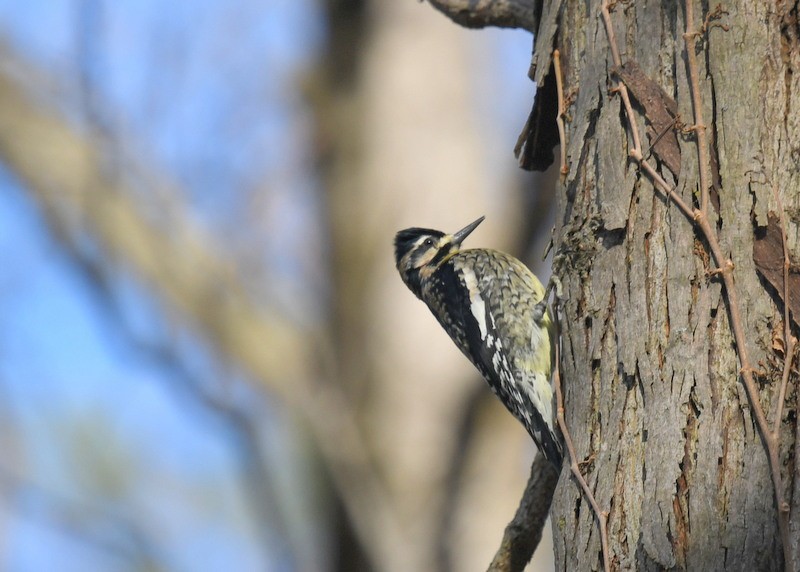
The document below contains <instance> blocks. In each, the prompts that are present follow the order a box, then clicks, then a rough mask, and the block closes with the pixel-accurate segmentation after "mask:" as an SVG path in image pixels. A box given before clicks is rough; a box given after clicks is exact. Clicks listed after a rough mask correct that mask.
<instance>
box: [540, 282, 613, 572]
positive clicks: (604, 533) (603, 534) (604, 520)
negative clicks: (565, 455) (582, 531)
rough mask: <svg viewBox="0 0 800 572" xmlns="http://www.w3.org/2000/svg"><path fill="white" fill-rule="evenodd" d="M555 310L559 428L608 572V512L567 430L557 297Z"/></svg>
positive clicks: (554, 379) (609, 567) (556, 385)
mask: <svg viewBox="0 0 800 572" xmlns="http://www.w3.org/2000/svg"><path fill="white" fill-rule="evenodd" d="M554 305H555V308H554V311H553V321H554V322H555V326H556V340H559V341H557V342H556V344H555V367H554V368H553V385H555V388H556V412H557V413H556V420H557V421H558V427H559V428H560V429H561V433H562V435H563V436H564V443H565V444H566V446H567V451H568V452H569V468H570V470H571V471H572V474H573V475H575V479H576V480H577V481H578V484H579V485H580V486H581V489H583V494H584V495H585V496H586V499H587V500H588V501H589V504H590V505H591V507H592V510H594V513H595V515H597V521H598V527H599V528H600V544H601V546H602V549H603V570H605V571H606V572H608V571H609V570H611V563H610V554H609V549H608V512H607V511H604V510H600V507H599V506H598V504H597V501H596V500H595V498H594V495H593V494H592V489H590V488H589V484H588V483H587V482H586V479H585V478H584V476H583V474H582V473H581V469H580V467H579V466H578V461H577V458H578V457H577V455H576V454H575V445H574V444H573V442H572V436H571V435H570V433H569V429H567V422H566V420H565V419H564V395H563V392H562V391H561V373H560V372H561V344H560V339H561V328H560V327H559V326H560V324H559V320H558V305H559V299H558V297H556V303H555V304H554Z"/></svg>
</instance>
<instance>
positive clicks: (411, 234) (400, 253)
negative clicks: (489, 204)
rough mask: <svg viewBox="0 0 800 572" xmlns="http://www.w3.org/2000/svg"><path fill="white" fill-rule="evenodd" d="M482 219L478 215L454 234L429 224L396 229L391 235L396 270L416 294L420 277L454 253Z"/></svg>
mask: <svg viewBox="0 0 800 572" xmlns="http://www.w3.org/2000/svg"><path fill="white" fill-rule="evenodd" d="M483 219H484V217H480V218H479V219H478V220H476V221H475V222H472V223H470V224H468V225H467V226H465V227H464V228H462V229H461V230H459V231H458V232H454V233H453V234H445V233H443V232H442V231H439V230H433V229H430V228H407V229H405V230H401V231H400V232H398V233H397V235H396V236H395V238H394V257H395V263H396V265H397V271H398V272H400V277H401V278H402V279H403V282H405V283H406V286H408V287H409V288H410V289H411V291H412V292H413V293H414V294H415V295H416V296H417V297H418V298H419V297H421V295H422V280H423V279H424V278H426V277H428V276H430V275H431V274H432V273H433V272H434V271H435V270H436V269H437V268H439V267H440V266H441V265H442V264H444V263H445V262H446V261H447V260H448V259H449V258H450V257H451V256H453V255H454V254H456V253H457V252H458V251H459V248H460V247H461V243H462V242H463V241H464V239H465V238H467V236H468V235H469V234H470V233H471V232H472V231H473V230H475V228H476V227H477V226H478V225H479V224H481V222H483Z"/></svg>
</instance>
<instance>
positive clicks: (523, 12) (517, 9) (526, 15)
mask: <svg viewBox="0 0 800 572" xmlns="http://www.w3.org/2000/svg"><path fill="white" fill-rule="evenodd" d="M428 1H429V3H430V5H431V6H433V7H434V8H436V9H437V10H439V12H441V13H442V14H444V15H445V16H447V17H448V18H450V19H451V20H452V21H453V22H455V23H456V24H458V25H459V26H464V27H465V28H486V27H487V26H496V27H498V28H522V29H523V30H528V31H529V32H531V33H534V32H536V28H537V27H538V18H537V17H536V11H535V2H534V1H533V0H478V1H477V2H475V1H474V0H428Z"/></svg>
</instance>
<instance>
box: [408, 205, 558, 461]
mask: <svg viewBox="0 0 800 572" xmlns="http://www.w3.org/2000/svg"><path fill="white" fill-rule="evenodd" d="M483 218H484V217H481V218H479V219H478V220H476V221H475V222H473V223H472V224H469V225H467V226H466V227H464V228H462V229H461V230H459V231H458V232H456V233H453V234H445V233H443V232H441V231H438V230H432V229H427V228H408V229H406V230H401V231H400V232H398V233H397V236H396V237H395V241H394V248H395V260H396V264H397V270H398V271H399V272H400V276H401V277H402V278H403V282H405V283H406V286H408V287H409V288H410V289H411V291H412V292H413V293H414V294H415V295H416V296H417V298H419V299H420V300H422V301H423V302H425V303H426V304H427V305H428V308H430V309H431V312H433V315H434V316H436V319H437V320H439V323H440V324H441V325H442V327H443V328H444V329H445V331H447V333H448V334H450V337H451V338H452V339H453V341H454V342H455V343H456V345H457V346H458V348H459V349H460V350H461V351H462V352H463V353H464V355H466V356H467V357H468V358H469V360H470V361H471V362H472V363H473V364H474V365H475V366H476V367H477V368H478V370H479V371H480V372H481V374H482V375H483V377H484V378H485V379H486V381H487V382H488V383H489V386H490V387H491V388H492V391H494V393H495V394H496V395H497V396H498V397H499V398H500V400H501V401H502V402H503V404H504V405H505V406H506V408H507V409H508V410H509V411H510V412H511V413H512V414H513V415H514V416H515V417H516V418H517V419H519V420H520V421H521V422H522V424H523V425H524V426H525V429H527V430H528V433H529V434H530V435H531V437H533V440H534V441H535V442H536V444H537V445H538V447H539V450H540V451H541V452H542V453H543V454H544V456H545V457H546V458H547V459H548V460H549V461H550V462H551V463H553V464H554V465H555V466H556V467H558V468H560V467H561V459H562V450H561V441H560V440H559V438H558V435H557V434H556V432H555V429H554V427H553V409H552V399H553V390H552V387H551V385H550V377H551V373H552V364H553V349H554V345H553V344H554V343H555V341H554V339H553V337H554V329H553V322H552V320H551V317H550V314H549V312H548V311H547V310H546V303H542V304H539V302H542V300H543V298H544V294H545V291H544V288H543V287H542V284H541V282H539V279H538V278H536V276H534V275H533V273H532V272H531V271H530V270H528V268H527V267H526V266H525V265H524V264H523V263H522V262H520V261H519V260H517V259H516V258H514V257H513V256H509V255H508V254H504V253H502V252H498V251H496V250H488V249H483V248H480V249H469V250H460V246H461V243H462V242H463V240H464V239H465V238H466V237H467V235H469V234H470V233H471V232H472V231H473V230H475V228H476V227H477V226H478V225H479V224H480V223H481V222H482V221H483Z"/></svg>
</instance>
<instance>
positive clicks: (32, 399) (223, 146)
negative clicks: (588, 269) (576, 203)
mask: <svg viewBox="0 0 800 572" xmlns="http://www.w3.org/2000/svg"><path fill="white" fill-rule="evenodd" d="M530 53H531V37H530V35H529V34H527V33H524V32H521V31H500V30H484V31H468V30H465V29H462V28H459V27H458V26H456V25H455V24H453V23H451V22H450V21H449V20H447V19H446V18H445V17H444V16H442V15H440V14H439V13H438V12H436V11H435V10H434V9H433V8H431V7H430V6H429V5H427V4H424V3H421V2H416V1H414V0H403V1H395V2H381V1H373V2H369V1H367V0H361V1H356V0H329V1H328V2H324V1H322V0H320V1H316V2H315V1H314V0H266V1H264V0H260V1H257V0H228V1H227V2H220V1H212V0H176V1H174V2H163V1H157V0H126V1H121V0H116V1H111V0H25V1H22V0H16V1H15V0H0V260H2V267H1V268H0V316H2V327H1V328H0V443H1V445H2V449H0V450H2V456H0V570H9V571H28V570H30V571H38V570H62V571H72V570H75V571H91V570H103V571H106V570H109V571H116V570H120V571H123V570H125V571H127V570H169V571H172V570H175V571H184V570H185V571H194V570H199V571H205V570H209V571H211V570H243V571H250V570H268V571H273V570H276V571H322V572H326V571H338V570H387V571H407V570H443V571H444V570H483V569H485V567H486V565H487V564H488V562H489V561H490V560H491V557H492V555H493V554H494V552H495V550H496V549H497V547H498V546H499V542H500V539H501V537H502V532H503V528H504V527H505V525H506V524H507V522H508V521H509V520H510V519H511V517H512V516H513V513H514V510H515V509H516V506H517V503H518V501H519V498H520V496H521V494H522V491H523V488H524V484H525V481H526V480H527V474H528V469H529V466H530V462H531V460H532V458H533V455H534V447H533V445H532V444H531V443H530V440H529V439H528V437H527V436H526V434H525V432H524V430H523V429H522V427H521V426H520V425H518V424H517V423H516V422H515V421H514V420H513V419H512V418H511V416H510V415H508V414H507V413H506V412H505V411H504V410H503V408H502V406H500V405H499V403H497V402H496V401H495V399H494V398H493V397H492V396H491V394H490V392H489V391H488V390H487V389H486V388H485V386H484V383H483V381H482V380H480V379H479V377H478V375H477V373H476V372H475V371H474V370H473V368H472V367H471V366H470V365H469V363H468V362H467V360H466V359H464V358H463V356H461V354H460V353H459V352H458V350H457V349H456V348H455V346H454V345H453V344H452V343H451V342H450V340H449V339H448V338H447V336H446V335H445V334H444V332H442V331H441V330H440V329H439V326H438V325H437V324H436V322H435V320H434V319H433V317H432V316H431V315H430V314H429V312H428V310H427V309H426V308H425V306H424V305H423V304H422V303H421V302H419V301H417V300H416V299H415V298H414V297H413V295H412V294H411V293H410V292H408V291H407V290H406V288H405V286H404V285H403V284H402V282H401V281H400V279H399V277H398V276H397V274H396V271H395V269H394V260H393V251H392V239H393V236H394V233H395V232H396V231H397V230H399V229H401V228H405V227H408V226H429V227H434V228H440V229H442V230H446V231H451V232H452V231H453V230H456V229H457V228H460V227H461V226H463V225H465V224H466V223H468V222H471V221H472V220H474V219H475V218H477V217H478V216H480V215H482V214H485V215H486V216H487V219H486V221H485V222H484V223H483V225H481V227H480V228H479V229H478V230H477V231H476V232H475V233H474V234H473V235H472V236H471V237H470V240H469V242H468V244H470V245H473V246H492V247H496V248H501V249H505V250H508V251H511V252H513V253H514V254H516V255H517V256H520V257H521V258H523V259H525V260H526V261H528V262H529V263H530V264H531V265H532V267H534V268H536V265H537V264H540V260H541V257H542V252H543V251H544V245H545V243H546V240H547V235H548V233H549V230H550V223H549V222H548V220H549V219H548V217H549V216H550V215H549V211H550V206H549V200H550V199H549V196H547V195H546V194H544V193H539V192H538V191H537V186H538V184H537V181H536V180H534V179H532V178H531V177H530V175H526V174H524V173H523V172H522V171H520V170H519V169H518V168H517V165H516V161H515V159H514V157H513V153H512V149H513V146H514V143H515V141H516V137H517V134H518V133H519V131H520V129H521V128H522V125H523V124H524V122H525V119H526V118H527V114H528V112H529V110H530V106H531V104H532V101H533V94H534V89H535V88H534V85H533V84H532V83H531V82H530V81H529V80H528V78H527V71H528V65H529V62H530ZM539 270H541V268H539ZM551 558H552V557H551V554H550V548H549V547H548V546H542V547H540V550H539V551H538V553H537V560H536V562H535V563H534V564H533V565H532V566H531V568H530V569H532V570H533V569H537V570H538V569H543V570H547V569H549V570H552V560H551Z"/></svg>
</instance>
